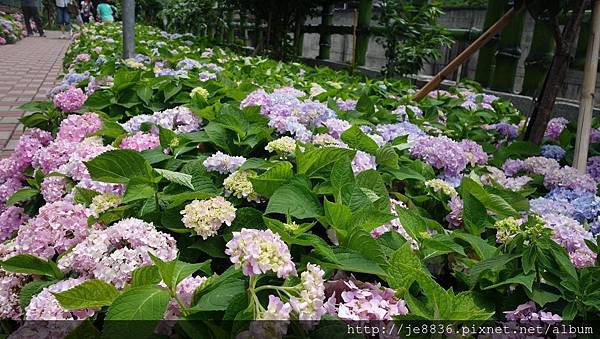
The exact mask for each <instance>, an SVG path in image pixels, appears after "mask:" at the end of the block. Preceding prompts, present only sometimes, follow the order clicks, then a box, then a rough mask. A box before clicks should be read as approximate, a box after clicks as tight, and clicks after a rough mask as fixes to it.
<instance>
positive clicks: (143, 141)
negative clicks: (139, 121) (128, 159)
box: [119, 132, 160, 152]
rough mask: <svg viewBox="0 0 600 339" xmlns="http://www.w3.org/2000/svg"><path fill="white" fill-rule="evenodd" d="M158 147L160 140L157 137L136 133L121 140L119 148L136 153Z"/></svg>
mask: <svg viewBox="0 0 600 339" xmlns="http://www.w3.org/2000/svg"><path fill="white" fill-rule="evenodd" d="M158 146H160V139H159V138H158V136H157V135H155V134H151V133H144V132H136V133H135V134H133V135H129V136H126V137H125V138H123V139H121V143H120V144H119V148H122V149H130V150H134V151H138V152H143V151H145V150H149V149H153V148H156V147H158Z"/></svg>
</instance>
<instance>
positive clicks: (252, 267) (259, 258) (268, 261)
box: [225, 228, 296, 279]
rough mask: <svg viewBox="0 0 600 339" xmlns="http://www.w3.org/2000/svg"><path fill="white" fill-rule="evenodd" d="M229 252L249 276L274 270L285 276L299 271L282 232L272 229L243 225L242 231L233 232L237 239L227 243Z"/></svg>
mask: <svg viewBox="0 0 600 339" xmlns="http://www.w3.org/2000/svg"><path fill="white" fill-rule="evenodd" d="M225 254H227V255H229V257H230V260H231V262H232V263H233V264H234V265H235V267H236V268H238V269H241V270H242V273H244V274H245V275H247V276H253V275H257V274H263V273H267V272H270V271H272V272H275V273H277V276H278V277H279V278H282V279H285V278H287V277H288V276H290V275H296V267H295V266H294V263H293V262H292V257H291V255H290V250H289V249H288V247H287V245H286V244H285V243H284V242H283V241H282V240H281V238H280V237H279V234H276V233H273V232H272V231H271V230H256V229H247V228H242V230H241V231H239V232H233V239H231V240H230V241H229V242H228V243H227V244H226V249H225Z"/></svg>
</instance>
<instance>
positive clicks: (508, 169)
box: [502, 159, 525, 176]
mask: <svg viewBox="0 0 600 339" xmlns="http://www.w3.org/2000/svg"><path fill="white" fill-rule="evenodd" d="M524 169H525V162H524V161H523V160H518V159H517V160H515V159H508V160H506V161H505V162H504V164H503V165H502V170H503V171H504V173H505V174H506V175H508V176H514V175H516V174H517V173H519V172H520V171H522V170H524Z"/></svg>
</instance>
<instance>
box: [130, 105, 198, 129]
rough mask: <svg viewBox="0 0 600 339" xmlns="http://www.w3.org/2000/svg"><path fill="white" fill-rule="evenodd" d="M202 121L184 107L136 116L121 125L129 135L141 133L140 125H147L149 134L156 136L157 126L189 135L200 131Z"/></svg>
mask: <svg viewBox="0 0 600 339" xmlns="http://www.w3.org/2000/svg"><path fill="white" fill-rule="evenodd" d="M201 123H202V119H201V118H200V117H198V116H197V115H195V114H194V113H192V111H191V110H190V109H189V108H187V107H185V106H178V107H175V108H170V109H166V110H164V111H160V112H155V113H154V114H142V115H136V116H135V117H133V118H131V119H130V120H128V121H127V122H125V123H123V124H122V126H123V128H124V129H125V130H126V131H127V132H129V133H135V132H138V131H141V129H142V125H144V124H148V125H149V127H150V133H152V134H156V135H158V131H159V129H158V126H160V127H162V128H166V129H170V130H172V131H174V132H176V133H190V132H195V131H197V130H198V129H200V124H201Z"/></svg>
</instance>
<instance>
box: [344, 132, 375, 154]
mask: <svg viewBox="0 0 600 339" xmlns="http://www.w3.org/2000/svg"><path fill="white" fill-rule="evenodd" d="M341 139H342V141H344V142H345V143H346V144H347V145H348V146H350V147H351V148H355V149H359V150H361V151H364V152H367V153H369V154H373V155H375V154H377V151H378V150H379V146H377V143H376V142H375V141H374V140H373V139H371V138H370V137H369V136H368V135H366V134H365V133H364V132H363V131H362V130H361V129H360V127H358V125H353V126H352V127H350V128H348V129H347V130H345V131H344V133H342V135H341Z"/></svg>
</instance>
